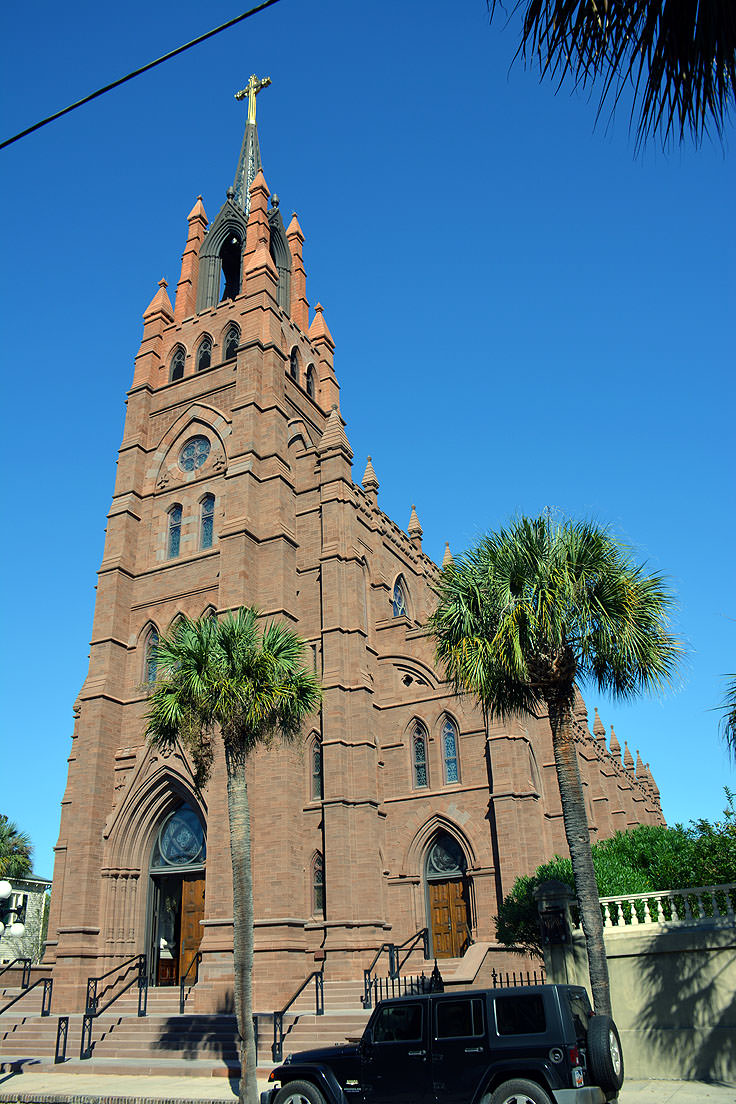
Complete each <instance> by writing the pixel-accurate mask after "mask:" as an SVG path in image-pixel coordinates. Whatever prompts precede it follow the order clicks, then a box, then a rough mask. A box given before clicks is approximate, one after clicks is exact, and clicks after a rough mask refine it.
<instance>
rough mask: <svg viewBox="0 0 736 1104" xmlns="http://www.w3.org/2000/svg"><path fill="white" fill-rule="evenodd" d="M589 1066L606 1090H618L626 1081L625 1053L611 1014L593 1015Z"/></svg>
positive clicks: (596, 1080)
mask: <svg viewBox="0 0 736 1104" xmlns="http://www.w3.org/2000/svg"><path fill="white" fill-rule="evenodd" d="M588 1067H589V1069H590V1073H591V1075H592V1078H593V1081H594V1082H595V1084H596V1085H600V1087H601V1088H602V1089H603V1091H604V1092H606V1093H608V1092H618V1091H619V1089H620V1088H621V1086H622V1085H623V1083H624V1055H623V1051H622V1049H621V1040H620V1038H619V1034H618V1031H617V1030H616V1025H615V1023H614V1022H613V1020H612V1019H611V1017H610V1016H593V1017H592V1019H591V1020H590V1023H589V1024H588Z"/></svg>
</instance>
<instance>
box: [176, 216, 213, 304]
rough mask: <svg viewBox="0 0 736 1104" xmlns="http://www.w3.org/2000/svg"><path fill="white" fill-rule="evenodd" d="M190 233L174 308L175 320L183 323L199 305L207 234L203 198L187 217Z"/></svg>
mask: <svg viewBox="0 0 736 1104" xmlns="http://www.w3.org/2000/svg"><path fill="white" fill-rule="evenodd" d="M187 222H188V223H189V232H188V234H187V244H186V246H185V247H184V255H183V256H182V259H181V276H180V277H179V283H178V284H177V287H176V303H175V306H174V318H175V319H176V321H177V322H181V320H182V319H183V318H187V317H188V316H189V315H190V314H194V311H195V309H196V303H197V277H198V274H199V251H200V248H201V245H202V242H203V241H204V236H205V234H206V232H207V214H206V212H205V209H204V204H203V203H202V197H201V196H197V202H196V203H195V204H194V206H193V207H192V209H191V211H190V212H189V215H188V216H187Z"/></svg>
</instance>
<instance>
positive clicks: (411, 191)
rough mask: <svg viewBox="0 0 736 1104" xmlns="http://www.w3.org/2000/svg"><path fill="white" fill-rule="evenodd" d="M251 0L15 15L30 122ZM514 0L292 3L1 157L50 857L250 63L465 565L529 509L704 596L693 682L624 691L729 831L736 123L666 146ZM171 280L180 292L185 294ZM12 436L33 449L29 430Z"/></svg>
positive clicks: (14, 789) (696, 615) (19, 468)
mask: <svg viewBox="0 0 736 1104" xmlns="http://www.w3.org/2000/svg"><path fill="white" fill-rule="evenodd" d="M239 10H242V9H239V8H238V7H237V6H236V7H233V5H232V4H230V3H225V2H224V0H211V2H210V3H209V4H208V5H207V6H206V7H203V6H202V5H201V4H195V3H193V2H191V0H179V2H177V3H174V2H172V0H160V2H159V3H157V4H155V5H151V4H144V3H142V2H141V0H129V2H128V3H126V4H125V5H105V6H100V5H98V4H92V3H81V2H79V0H72V2H71V3H70V4H68V5H64V6H61V5H58V4H52V3H50V2H49V0H40V2H39V3H38V4H36V5H34V7H33V9H31V8H29V7H28V6H27V5H26V6H21V5H14V6H11V7H10V8H9V9H8V10H7V11H6V12H5V14H4V36H5V49H4V66H3V72H2V74H0V81H1V84H0V97H1V99H2V104H3V110H2V118H3V122H2V131H3V136H7V135H10V134H12V133H15V132H16V131H18V130H20V129H22V128H23V127H25V126H28V125H30V124H31V123H32V122H35V121H36V120H37V119H38V118H41V117H43V116H44V115H47V114H49V113H51V112H52V111H54V110H57V109H59V108H60V107H63V106H65V105H66V104H67V103H70V102H72V101H73V100H76V99H78V98H80V97H82V96H84V95H86V94H87V93H88V92H90V91H92V90H94V89H95V88H97V87H99V86H100V85H103V84H105V83H107V82H109V81H110V80H113V79H115V78H116V77H118V76H122V75H123V74H124V73H126V72H128V71H129V70H131V69H133V68H136V67H137V66H139V65H142V64H144V63H146V62H147V61H149V60H152V59H153V58H154V57H157V56H159V55H161V54H163V53H165V52H166V51H168V50H170V49H172V48H174V47H175V46H178V45H180V44H181V43H183V42H185V41H188V40H189V39H191V38H194V37H196V36H197V35H198V34H201V33H203V32H204V31H206V30H208V29H210V28H211V27H213V26H215V25H217V24H218V23H221V22H224V21H225V20H227V19H230V18H232V17H233V16H234V15H237V14H238V12H239ZM515 48H516V38H515V31H514V26H513V24H512V25H511V26H509V27H508V28H506V27H505V26H504V23H503V21H502V20H499V21H498V23H497V24H496V25H494V26H493V27H490V28H489V26H488V20H487V13H486V7H485V3H484V0H466V2H465V3H462V4H459V3H456V4H446V3H444V4H440V3H435V2H433V0H431V2H425V3H421V4H420V3H418V2H416V0H409V2H405V3H401V4H396V3H386V2H385V0H377V2H376V3H374V4H372V5H370V6H357V5H349V4H345V3H341V2H338V0H315V2H313V3H310V4H305V3H299V2H297V0H282V2H281V3H280V4H278V5H276V6H275V7H274V8H272V9H270V10H268V11H267V12H265V13H263V14H261V15H259V16H256V17H255V18H253V19H249V20H247V21H246V22H245V23H243V24H241V25H240V26H239V27H237V28H235V29H233V30H231V31H228V32H226V33H225V34H224V35H222V36H218V37H217V38H215V39H213V40H211V41H210V42H208V43H206V44H204V45H203V46H200V47H197V48H196V49H195V50H193V51H191V52H190V53H189V54H186V55H184V56H182V57H180V58H178V59H175V60H174V61H172V62H168V63H167V64H166V65H164V66H162V67H160V68H159V69H157V70H154V71H153V72H151V73H149V74H146V75H145V76H143V77H140V78H138V79H137V80H135V81H133V82H131V83H130V84H128V85H126V86H124V87H123V88H121V89H118V90H116V91H114V92H112V93H110V94H109V95H107V96H105V97H102V98H101V99H100V100H97V101H96V102H95V103H93V104H90V105H88V106H87V107H85V108H82V109H81V110H79V111H77V112H74V113H73V114H71V115H70V116H68V117H67V118H65V119H63V120H61V121H59V122H57V123H54V124H52V125H51V126H49V127H47V128H45V129H44V130H41V131H39V132H37V133H36V134H34V135H32V136H30V137H28V138H26V139H24V140H23V141H21V142H19V143H17V144H16V145H15V146H13V147H9V148H8V149H6V150H4V151H3V152H2V153H0V159H1V162H0V173H1V176H2V185H1V187H2V199H3V204H2V210H3V214H4V234H3V238H4V243H3V244H4V249H3V255H4V256H3V265H2V287H1V289H0V290H1V292H2V298H1V299H0V302H2V311H3V322H4V324H3V353H4V355H3V363H4V372H3V392H4V394H3V404H2V434H3V440H4V441H5V445H4V453H5V463H4V464H3V466H2V492H3V510H4V516H5V534H6V536H5V540H4V541H3V543H2V549H1V552H0V554H1V555H2V581H3V592H4V593H3V601H2V615H3V618H4V621H5V626H4V638H5V641H6V649H5V661H4V663H3V665H2V678H3V701H4V708H3V713H4V721H5V733H4V739H3V745H2V757H1V759H0V762H1V763H2V768H1V770H2V773H1V774H0V811H3V812H6V813H8V814H9V815H10V816H11V817H12V818H13V819H15V820H16V821H17V822H18V823H19V824H20V825H21V827H23V828H24V829H25V830H26V831H28V832H29V833H30V835H31V837H32V839H33V841H34V843H35V845H36V869H37V871H38V872H39V873H41V874H44V875H45V874H50V872H51V870H52V862H53V857H52V852H51V848H52V847H53V845H54V843H55V841H56V838H57V834H58V822H59V802H60V800H61V796H62V792H63V788H64V783H65V777H66V758H67V755H68V753H69V747H70V742H69V739H70V734H71V730H72V704H73V702H74V699H75V697H76V694H77V692H78V690H79V687H80V686H81V684H82V682H83V679H84V677H85V672H86V663H87V652H88V641H89V638H90V632H91V624H92V610H93V603H94V584H95V572H96V570H97V568H98V566H99V562H100V559H101V555H102V547H103V540H104V525H105V515H106V512H107V510H108V508H109V505H110V497H111V493H112V488H113V480H114V474H115V455H116V450H117V448H118V445H119V443H120V438H121V435H122V427H123V419H124V412H125V411H124V395H125V391H126V390H127V388H128V387H129V386H130V382H131V379H132V363H133V357H134V356H135V353H136V351H137V347H138V343H139V340H140V334H141V314H142V311H143V310H144V309H145V307H146V305H147V304H148V302H149V301H150V299H151V298H152V296H153V294H154V292H155V290H156V284H157V281H158V280H159V279H160V278H161V276H165V277H166V278H167V279H168V281H169V283H170V284H171V285H175V284H176V281H177V278H178V273H179V265H180V258H181V253H182V250H183V247H184V242H185V238H186V216H187V213H188V212H189V210H190V209H191V207H192V205H193V202H194V200H195V199H196V197H197V195H199V194H201V195H202V196H203V199H204V204H205V208H206V210H207V213H208V215H209V217H210V218H213V217H214V215H215V214H216V213H217V210H218V209H219V207H220V205H221V203H222V202H223V200H224V197H225V190H226V189H227V187H228V185H229V184H230V183H231V181H232V177H233V175H234V171H235V164H236V160H237V155H238V152H239V148H240V141H241V137H242V127H243V123H244V118H245V112H244V108H243V106H242V105H240V104H237V103H236V101H235V100H234V99H233V93H234V92H235V91H236V90H237V89H238V88H241V87H243V85H244V84H245V83H246V82H247V79H248V76H249V75H250V73H251V72H256V73H257V74H258V75H260V76H263V75H268V76H270V77H271V79H272V81H273V84H272V86H271V87H270V88H268V89H267V90H266V91H264V92H263V93H262V94H261V95H260V96H259V107H258V121H259V131H260V139H261V151H262V154H263V161H264V169H265V173H266V178H267V181H268V184H269V186H270V188H271V190H272V191H275V192H277V193H278V194H279V196H280V199H281V205H282V209H283V211H284V214H285V217H286V219H287V221H288V217H289V215H290V213H291V211H292V210H296V211H297V212H298V215H299V219H300V222H301V225H302V228H303V230H304V233H305V235H306V243H305V248H304V252H305V262H306V267H307V273H308V297H309V299H310V302H311V303H312V305H313V306H314V304H315V303H316V302H317V301H318V300H319V301H321V302H322V304H323V305H324V307H325V317H326V319H327V322H328V324H329V326H330V329H331V331H332V333H333V336H334V338H335V340H336V343H337V351H336V369H337V372H338V378H339V380H340V383H341V386H342V412H343V416H344V417H345V419H346V421H347V433H348V436H349V439H350V442H351V444H352V447H353V450H354V452H355V463H354V469H353V474H354V478H356V479H358V480H359V479H360V478H361V476H362V473H363V468H364V465H365V457H366V454H368V453H370V454H371V455H372V457H373V463H374V467H375V470H376V473H377V475H378V478H379V480H380V482H381V490H380V497H379V502H380V504H381V506H382V508H383V509H384V510H385V511H386V512H387V513H388V514H390V515H391V516H392V517H393V518H395V519H396V520H397V521H398V522H399V523H400V524H402V525H404V526H406V524H407V523H408V520H409V512H410V509H411V504H412V503H416V508H417V513H418V515H419V518H420V521H421V523H422V525H423V527H424V548H425V551H427V552H428V554H429V555H431V556H432V557H433V558H434V559H435V560H440V559H441V556H442V552H443V549H444V542H445V540H449V542H450V545H451V548H452V549H453V551H455V552H458V551H460V550H462V549H463V548H465V547H467V546H468V545H469V544H470V543H472V542H473V541H474V540H475V539H476V538H477V537H478V536H479V535H480V534H481V533H482V532H484V531H485V530H487V529H491V528H494V527H496V526H498V525H500V524H502V523H503V522H504V521H506V520H508V519H509V517H510V516H512V515H513V514H514V513H517V512H526V513H532V512H537V511H540V510H542V509H544V508H545V507H546V506H550V505H551V506H554V507H557V508H559V509H560V510H561V511H563V512H565V513H569V514H572V515H575V516H582V515H585V516H593V517H595V518H597V519H598V520H600V521H603V522H606V523H610V525H611V526H612V527H613V529H614V531H615V532H616V533H617V534H619V535H620V536H622V537H624V538H626V539H627V540H629V541H630V542H632V543H633V544H634V546H635V547H636V548H637V550H638V553H639V554H640V556H641V557H642V558H643V559H646V560H647V561H648V562H649V563H650V565H651V566H652V568H653V569H656V570H659V571H663V572H665V573H666V574H667V575H668V576H669V577H670V579H671V581H672V585H673V587H674V589H675V590H676V592H677V595H678V602H679V609H678V614H677V630H678V631H679V633H680V634H681V636H682V637H683V638H684V640H685V641H686V642H687V645H688V649H689V652H688V658H687V661H686V663H685V665H684V667H683V671H682V676H681V679H680V680H679V682H678V685H677V686H676V687H675V688H674V689H673V690H672V691H671V692H670V693H668V694H667V695H666V696H665V697H664V698H663V699H658V700H642V701H638V702H636V703H633V704H631V705H628V706H626V707H622V706H620V705H614V704H611V703H610V702H608V701H606V700H605V699H602V698H601V697H600V696H599V695H596V694H594V693H590V692H589V693H588V694H587V700H588V704H589V706H590V710H591V721H592V707H593V705H598V707H599V710H600V713H601V717H602V719H603V720H604V722H605V723H606V724H607V725H609V726H610V724H611V723H613V724H614V726H615V728H616V733H617V735H618V737H619V739H620V740H621V743H622V744H623V741H624V739H626V740H628V742H629V745H630V747H631V748H632V749H634V750H635V749H636V748H640V749H641V753H642V757H643V758H644V759H645V760H649V762H650V763H651V767H652V770H653V772H654V774H655V777H656V779H657V781H658V783H659V786H660V789H661V792H662V801H663V808H664V812H665V815H666V817H667V818H668V820H669V821H671V822H674V821H677V820H681V821H687V820H689V819H690V818H694V817H700V816H707V817H711V818H713V817H716V816H718V815H719V813H720V811H721V809H722V808H723V804H724V797H723V786H724V785H730V786H731V787H733V788H736V770H735V769H734V767H733V766H732V765H731V764H730V763H729V761H728V758H727V755H726V752H725V749H724V747H723V745H722V744H721V742H720V741H719V738H718V733H717V714H716V713H715V712H713V711H712V709H713V707H714V706H716V705H717V704H718V702H719V700H720V698H721V696H722V692H723V681H722V676H723V674H724V673H725V672H728V671H734V670H736V656H735V652H736V620H735V619H736V600H735V596H734V585H733V584H734V571H733V562H734V555H733V548H734V543H735V542H734V535H735V534H734V494H733V468H734V464H733V408H734V383H733V380H734V367H735V357H734V339H733V324H734V318H735V317H736V311H735V310H734V291H735V290H736V289H735V283H736V281H735V279H734V259H733V258H734V246H735V244H736V242H735V241H734V237H735V234H734V220H733V195H734V194H736V188H735V185H736V179H735V175H734V169H733V151H732V149H731V147H732V145H733V133H732V132H731V133H730V134H729V135H728V137H727V140H726V147H725V149H722V148H721V147H720V146H718V145H715V144H711V143H706V144H705V145H704V146H703V148H701V149H700V150H698V151H695V150H693V149H692V148H691V147H690V146H686V147H683V148H679V147H676V148H675V149H674V150H672V151H670V152H669V153H666V154H665V153H663V152H662V151H661V150H659V149H657V148H656V147H655V146H652V147H650V148H649V149H648V150H647V151H645V153H644V154H643V155H640V156H639V157H638V158H635V156H634V140H633V138H632V137H631V136H630V134H629V130H628V119H627V115H626V111H625V110H622V111H621V112H620V113H619V114H618V116H617V117H616V118H615V119H614V121H613V122H612V123H608V124H607V118H606V119H604V120H603V122H602V123H599V125H598V126H597V127H596V126H595V125H594V119H595V103H594V102H593V101H591V100H589V99H588V97H587V95H585V94H575V95H570V94H569V92H567V91H565V92H562V93H561V94H559V95H557V96H555V95H554V92H553V88H552V86H551V85H549V84H545V85H540V84H539V83H538V81H537V79H536V77H535V76H534V75H533V74H532V73H527V72H525V71H524V70H523V68H522V67H521V66H520V65H514V66H511V59H512V57H513V54H514V51H515ZM172 290H173V289H172ZM11 445H12V447H11Z"/></svg>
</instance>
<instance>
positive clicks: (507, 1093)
mask: <svg viewBox="0 0 736 1104" xmlns="http://www.w3.org/2000/svg"><path fill="white" fill-rule="evenodd" d="M491 1104H552V1101H551V1100H550V1098H549V1095H548V1094H547V1093H546V1092H545V1091H544V1089H543V1088H542V1086H541V1085H538V1084H537V1083H536V1081H527V1080H526V1079H525V1078H522V1077H517V1078H515V1079H514V1080H513V1081H504V1083H503V1084H502V1085H499V1086H498V1088H497V1089H496V1090H495V1091H494V1093H493V1094H492V1095H491Z"/></svg>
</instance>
